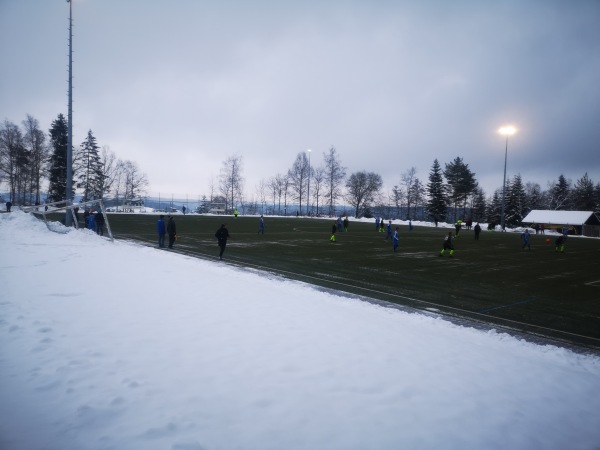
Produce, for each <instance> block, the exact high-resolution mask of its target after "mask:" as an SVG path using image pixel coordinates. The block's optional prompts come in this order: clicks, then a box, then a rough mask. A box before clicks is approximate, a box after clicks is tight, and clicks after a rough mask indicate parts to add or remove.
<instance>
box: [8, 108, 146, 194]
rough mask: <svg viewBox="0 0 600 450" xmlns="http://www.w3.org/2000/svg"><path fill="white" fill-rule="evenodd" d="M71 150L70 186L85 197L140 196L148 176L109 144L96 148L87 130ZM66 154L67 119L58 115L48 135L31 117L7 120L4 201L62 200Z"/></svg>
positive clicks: (64, 191)
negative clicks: (79, 143) (18, 123)
mask: <svg viewBox="0 0 600 450" xmlns="http://www.w3.org/2000/svg"><path fill="white" fill-rule="evenodd" d="M72 151H73V153H72V154H73V180H72V181H73V187H74V188H75V187H76V188H78V189H80V192H81V193H82V200H83V201H87V200H94V199H99V198H105V197H106V196H115V197H117V198H136V197H140V196H142V195H144V193H145V191H146V189H147V187H148V179H147V177H146V175H145V174H144V173H143V172H141V171H140V169H139V167H138V165H137V164H136V163H135V162H133V161H128V160H120V159H118V158H117V157H116V155H115V154H114V152H112V151H111V150H110V148H109V147H108V146H103V147H102V148H100V146H98V145H97V144H96V138H95V137H94V135H93V133H92V131H91V130H90V131H88V134H87V136H86V139H85V140H84V141H83V142H82V143H81V145H80V146H79V147H76V148H73V150H72ZM66 154H67V122H66V120H65V118H64V116H63V115H62V114H59V115H58V117H57V119H56V120H54V121H53V122H52V125H51V127H50V130H49V132H48V134H46V133H44V132H43V131H42V130H41V128H40V125H39V122H38V121H37V119H35V118H34V117H32V116H31V115H27V117H26V119H25V120H23V121H22V123H21V127H20V126H18V125H17V124H15V123H13V122H11V121H9V120H5V121H4V122H3V123H2V124H0V183H5V184H6V185H7V186H8V197H9V198H8V199H6V200H10V201H11V202H12V203H14V204H22V205H39V204H41V203H42V201H43V198H44V197H45V200H46V201H47V202H52V201H60V200H64V199H65V198H66V197H67V195H66V194H67V191H66V180H67V167H66ZM44 194H46V195H44Z"/></svg>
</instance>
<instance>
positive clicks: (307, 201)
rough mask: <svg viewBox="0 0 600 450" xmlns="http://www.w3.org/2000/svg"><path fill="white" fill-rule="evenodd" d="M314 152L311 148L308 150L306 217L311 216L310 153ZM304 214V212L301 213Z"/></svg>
mask: <svg viewBox="0 0 600 450" xmlns="http://www.w3.org/2000/svg"><path fill="white" fill-rule="evenodd" d="M311 151H312V150H311V149H310V148H309V149H308V150H307V152H308V189H307V190H306V215H307V216H309V215H310V214H309V210H308V208H309V207H310V152H311ZM300 212H302V211H300Z"/></svg>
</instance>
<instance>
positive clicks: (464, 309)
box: [109, 214, 600, 349]
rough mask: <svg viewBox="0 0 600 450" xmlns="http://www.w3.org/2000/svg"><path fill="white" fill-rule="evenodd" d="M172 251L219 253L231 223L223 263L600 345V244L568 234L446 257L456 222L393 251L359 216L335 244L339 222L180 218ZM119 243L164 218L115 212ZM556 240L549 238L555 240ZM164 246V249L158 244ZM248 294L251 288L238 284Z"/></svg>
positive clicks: (459, 242) (460, 242)
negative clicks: (560, 242) (223, 228)
mask: <svg viewBox="0 0 600 450" xmlns="http://www.w3.org/2000/svg"><path fill="white" fill-rule="evenodd" d="M175 220H176V224H177V235H178V239H177V241H176V243H175V248H174V250H173V251H175V252H181V253H185V254H187V255H191V256H196V257H200V258H207V259H218V252H219V249H218V247H217V242H216V239H215V237H214V234H215V232H216V230H217V228H218V227H219V226H220V225H221V223H226V224H227V227H228V228H229V232H230V235H231V238H230V240H229V242H228V244H227V249H226V251H225V254H224V261H226V262H228V263H231V264H235V265H238V266H242V267H249V268H253V269H261V270H265V271H269V272H274V273H277V274H280V275H282V276H284V277H287V278H290V279H296V280H301V281H305V282H308V283H311V284H314V285H317V286H322V287H325V288H328V289H332V290H336V291H340V292H345V293H352V294H358V295H362V296H366V297H370V298H373V299H376V300H383V301H386V302H391V303H396V304H400V305H404V306H409V307H414V308H418V309H425V310H428V311H439V312H441V313H444V314H448V315H452V316H455V317H463V318H468V319H471V320H476V321H480V322H485V323H489V324H492V325H496V326H500V327H503V328H508V329H514V330H518V331H520V332H526V333H528V334H531V335H539V336H544V337H551V338H553V339H558V340H561V341H566V342H570V343H575V344H579V345H581V344H583V345H584V346H587V347H593V348H596V349H597V348H600V270H599V269H600V264H599V262H600V240H599V239H591V238H580V237H569V238H568V240H567V242H566V246H565V251H564V253H560V252H558V253H557V252H555V248H554V240H555V238H556V236H553V235H535V234H533V235H532V237H531V251H529V250H523V249H522V247H521V238H520V234H519V233H512V232H507V233H500V232H494V231H486V230H483V231H482V232H481V236H480V239H479V240H478V241H476V240H475V239H474V235H473V232H472V231H468V230H464V229H463V230H462V231H461V233H460V237H459V238H457V239H455V240H454V246H455V249H456V251H455V253H454V256H453V257H452V258H450V257H449V256H448V255H447V254H446V255H445V256H443V257H440V256H439V253H440V250H441V249H442V244H443V238H444V236H445V235H446V234H447V233H448V231H449V229H447V228H434V227H418V226H416V227H415V228H414V229H413V230H412V231H409V230H408V227H407V226H406V225H400V246H399V249H398V252H396V253H394V252H393V249H392V244H391V241H390V240H386V239H385V237H386V233H379V232H376V231H375V223H374V221H373V222H370V223H367V222H353V221H351V222H350V226H349V230H348V232H338V233H337V234H336V242H335V243H332V242H330V239H329V238H330V236H331V225H332V224H333V219H308V218H296V217H266V218H265V234H264V235H261V234H259V233H258V228H259V227H258V224H259V219H258V218H257V217H238V218H237V219H234V218H233V217H218V216H198V215H187V216H183V215H177V216H175ZM109 221H110V226H111V229H112V232H113V234H114V236H115V238H116V239H128V240H134V241H138V242H141V243H143V244H147V245H152V246H157V233H156V221H157V216H156V215H145V214H110V215H109ZM547 239H549V240H550V242H549V243H548V242H546V240H547ZM157 251H159V250H157ZM232 289H237V290H239V291H240V292H243V286H236V287H232Z"/></svg>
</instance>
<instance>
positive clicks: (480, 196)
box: [471, 188, 487, 222]
mask: <svg viewBox="0 0 600 450" xmlns="http://www.w3.org/2000/svg"><path fill="white" fill-rule="evenodd" d="M486 209H487V203H486V201H485V193H484V192H483V189H481V188H477V189H475V194H474V196H473V211H472V217H471V219H472V220H473V222H481V221H483V220H485V214H486Z"/></svg>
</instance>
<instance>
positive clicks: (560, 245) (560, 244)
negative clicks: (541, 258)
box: [554, 234, 567, 253]
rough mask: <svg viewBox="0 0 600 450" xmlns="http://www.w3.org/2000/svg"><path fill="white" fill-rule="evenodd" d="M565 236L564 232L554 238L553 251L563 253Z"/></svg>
mask: <svg viewBox="0 0 600 450" xmlns="http://www.w3.org/2000/svg"><path fill="white" fill-rule="evenodd" d="M566 239H567V238H566V236H565V235H564V234H561V235H560V236H559V237H557V238H556V241H554V245H555V247H554V251H555V252H561V253H564V251H565V240H566Z"/></svg>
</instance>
